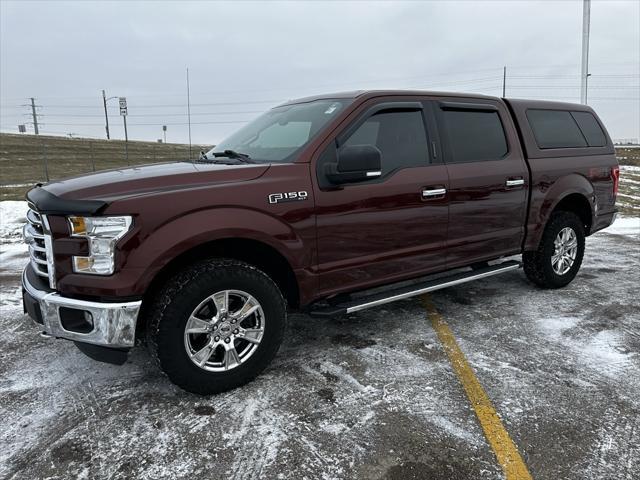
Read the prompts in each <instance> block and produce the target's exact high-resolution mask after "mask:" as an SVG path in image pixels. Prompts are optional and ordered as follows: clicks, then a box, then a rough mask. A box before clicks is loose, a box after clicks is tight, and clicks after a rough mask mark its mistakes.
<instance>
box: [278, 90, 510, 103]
mask: <svg viewBox="0 0 640 480" xmlns="http://www.w3.org/2000/svg"><path fill="white" fill-rule="evenodd" d="M427 95H430V96H446V97H460V98H487V99H492V100H498V99H499V97H493V96H490V95H481V94H477V93H464V92H434V91H429V90H354V91H351V92H335V93H325V94H321V95H313V96H310V97H304V98H297V99H293V100H287V101H286V102H284V103H282V104H281V105H293V104H296V103H308V102H313V101H315V100H332V99H341V98H345V99H356V98H373V97H387V96H427Z"/></svg>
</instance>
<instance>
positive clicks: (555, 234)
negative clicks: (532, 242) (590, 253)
mask: <svg viewBox="0 0 640 480" xmlns="http://www.w3.org/2000/svg"><path fill="white" fill-rule="evenodd" d="M584 247H585V234H584V226H583V225H582V221H581V220H580V218H579V217H578V216H577V215H576V214H574V213H571V212H555V213H553V214H552V215H551V218H550V219H549V222H548V223H547V226H546V227H545V229H544V233H543V234H542V240H541V241H540V245H539V247H538V249H537V250H536V251H532V252H525V253H524V255H523V256H522V259H523V261H524V271H525V273H526V275H527V277H528V278H529V280H531V281H532V282H533V283H535V284H536V285H538V286H540V287H543V288H561V287H564V286H565V285H567V284H569V283H570V282H571V281H572V280H573V279H574V278H575V276H576V275H577V274H578V270H580V265H581V264H582V258H583V256H584Z"/></svg>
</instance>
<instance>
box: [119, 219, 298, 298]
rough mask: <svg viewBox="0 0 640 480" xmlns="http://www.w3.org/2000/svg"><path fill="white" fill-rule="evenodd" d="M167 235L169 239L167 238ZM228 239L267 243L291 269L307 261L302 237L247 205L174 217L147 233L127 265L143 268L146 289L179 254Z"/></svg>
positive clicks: (289, 227) (141, 280)
mask: <svg viewBox="0 0 640 480" xmlns="http://www.w3.org/2000/svg"><path fill="white" fill-rule="evenodd" d="M168 238H170V239H171V241H167V239H168ZM232 238H238V239H240V238H241V239H245V240H255V241H258V242H261V243H263V244H266V245H268V246H269V247H271V248H273V249H274V250H276V251H277V252H278V253H280V255H282V257H284V259H285V260H286V261H287V262H288V263H289V265H290V267H291V269H292V270H294V271H295V269H296V268H301V267H303V266H304V265H305V264H306V263H308V262H309V261H310V259H308V258H306V256H305V255H306V252H305V248H304V243H303V240H302V238H300V237H299V236H298V234H297V233H296V231H295V230H294V229H293V228H292V227H291V226H290V225H289V224H287V223H285V222H283V221H282V220H280V219H278V218H277V217H274V216H271V215H268V214H265V213H263V212H260V211H257V210H251V209H247V208H238V207H214V208H211V209H204V210H198V211H195V212H191V213H189V214H187V215H183V216H181V217H177V218H174V219H173V220H171V221H170V222H167V223H165V224H163V225H161V226H160V227H158V228H157V229H156V230H154V231H152V232H150V233H149V235H148V236H147V237H146V238H145V239H144V240H143V241H142V243H141V244H140V245H139V246H138V247H137V248H136V251H135V254H133V255H131V258H130V261H131V263H129V266H130V267H131V268H139V269H141V270H142V271H143V273H142V275H141V276H140V283H141V284H142V285H143V286H144V289H145V290H146V288H147V287H148V286H149V285H150V284H151V282H152V281H153V279H154V278H155V276H156V275H157V274H158V273H159V272H160V271H162V269H163V268H164V267H165V266H167V264H169V263H170V262H171V261H172V260H174V259H175V258H177V257H179V256H180V255H182V254H183V253H186V252H188V251H189V250H191V249H193V248H196V247H198V246H201V245H203V244H206V243H209V242H213V241H216V240H224V239H232ZM149 252H151V253H149ZM132 253H133V252H132Z"/></svg>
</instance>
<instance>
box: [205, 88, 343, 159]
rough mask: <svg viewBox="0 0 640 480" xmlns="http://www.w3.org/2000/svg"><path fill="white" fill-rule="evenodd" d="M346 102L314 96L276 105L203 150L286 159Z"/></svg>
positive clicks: (210, 155) (212, 153) (211, 154)
mask: <svg viewBox="0 0 640 480" xmlns="http://www.w3.org/2000/svg"><path fill="white" fill-rule="evenodd" d="M345 105H346V101H345V100H334V99H329V100H316V101H313V102H308V103H298V104H293V105H284V106H281V107H276V108H273V109H271V110H269V111H268V112H266V113H264V114H263V115H261V116H259V117H258V118H256V119H255V120H253V121H252V122H250V123H249V124H247V125H245V126H244V127H242V128H241V129H240V130H238V131H237V132H236V133H234V134H233V135H231V136H230V137H228V138H226V139H225V140H223V141H222V142H220V143H219V144H218V145H216V146H215V147H213V148H212V149H211V150H210V151H208V152H207V153H206V157H207V158H215V157H224V156H226V155H225V151H232V152H238V153H241V154H242V155H246V156H248V157H249V158H250V159H251V160H253V161H254V162H265V163H266V162H289V161H292V160H293V157H294V154H295V153H296V152H297V151H298V150H299V149H300V148H302V147H303V146H304V145H306V144H307V143H308V142H309V141H310V140H311V139H312V138H313V137H314V136H315V135H316V134H317V133H318V132H319V131H320V130H321V129H322V128H323V127H324V126H325V125H326V124H327V123H328V122H329V121H330V120H331V119H333V118H335V117H336V116H337V115H338V113H339V112H340V111H341V110H342V109H343V108H344V106H345Z"/></svg>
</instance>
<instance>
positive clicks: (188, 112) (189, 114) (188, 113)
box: [187, 67, 192, 160]
mask: <svg viewBox="0 0 640 480" xmlns="http://www.w3.org/2000/svg"><path fill="white" fill-rule="evenodd" d="M187 117H189V160H191V158H192V157H191V93H190V91H189V67H187Z"/></svg>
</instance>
